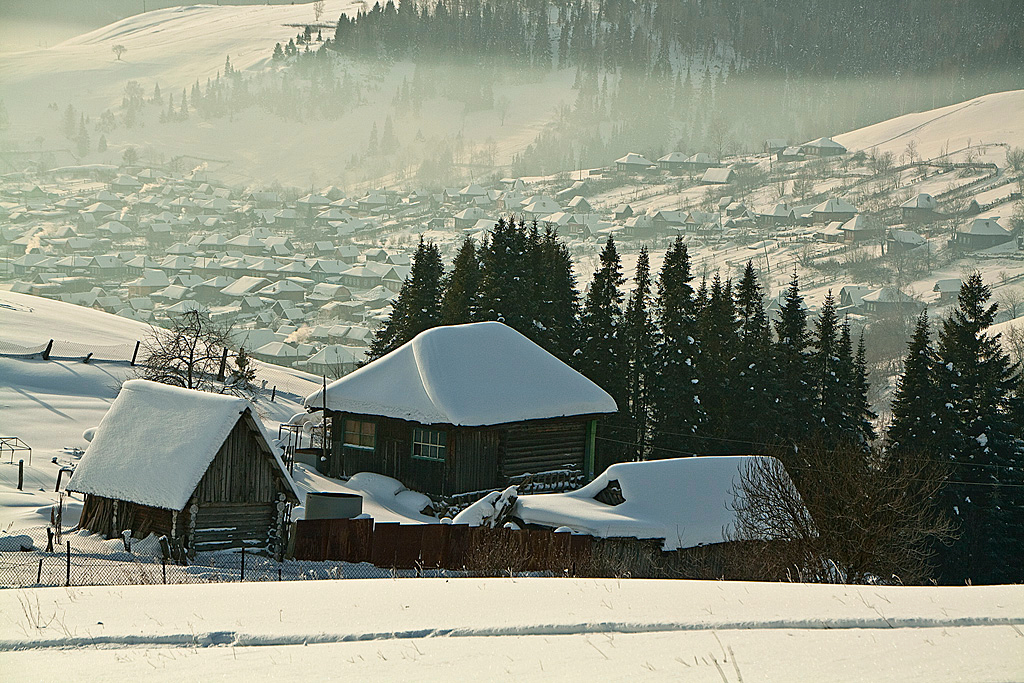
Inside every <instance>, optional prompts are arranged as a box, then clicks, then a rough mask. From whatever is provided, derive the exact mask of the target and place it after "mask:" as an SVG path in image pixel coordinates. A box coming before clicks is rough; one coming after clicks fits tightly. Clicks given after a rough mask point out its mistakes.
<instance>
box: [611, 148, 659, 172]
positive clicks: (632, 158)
mask: <svg viewBox="0 0 1024 683" xmlns="http://www.w3.org/2000/svg"><path fill="white" fill-rule="evenodd" d="M656 168H657V166H656V165H655V164H652V163H651V162H650V161H648V160H647V159H646V158H645V157H644V156H643V155H641V154H637V153H635V152H630V153H629V154H627V155H626V156H624V157H622V158H620V159H616V160H615V170H616V171H618V172H619V173H645V172H647V171H649V170H651V169H656Z"/></svg>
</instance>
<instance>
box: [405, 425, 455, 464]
mask: <svg viewBox="0 0 1024 683" xmlns="http://www.w3.org/2000/svg"><path fill="white" fill-rule="evenodd" d="M447 451H448V432H447V431H445V430H443V429H427V428H426V427H413V430H412V457H413V458H414V459H416V460H429V461H430V462H444V461H445V459H446V458H447Z"/></svg>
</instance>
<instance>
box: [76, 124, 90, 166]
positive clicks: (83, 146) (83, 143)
mask: <svg viewBox="0 0 1024 683" xmlns="http://www.w3.org/2000/svg"><path fill="white" fill-rule="evenodd" d="M75 146H76V147H77V151H78V156H80V157H84V156H85V155H86V154H88V153H89V131H87V130H86V129H85V116H84V115H83V116H82V118H81V120H80V121H79V122H78V135H76V136H75Z"/></svg>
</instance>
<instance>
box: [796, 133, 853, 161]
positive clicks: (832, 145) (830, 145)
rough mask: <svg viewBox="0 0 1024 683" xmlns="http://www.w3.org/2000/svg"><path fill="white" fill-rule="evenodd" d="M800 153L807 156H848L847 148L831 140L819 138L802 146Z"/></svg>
mask: <svg viewBox="0 0 1024 683" xmlns="http://www.w3.org/2000/svg"><path fill="white" fill-rule="evenodd" d="M800 152H801V153H802V154H806V155H807V156H817V157H830V156H836V155H839V154H846V148H845V147H843V146H842V145H840V144H839V143H838V142H836V141H835V140H833V139H831V138H818V139H817V140H811V141H810V142H805V143H804V144H802V145H800Z"/></svg>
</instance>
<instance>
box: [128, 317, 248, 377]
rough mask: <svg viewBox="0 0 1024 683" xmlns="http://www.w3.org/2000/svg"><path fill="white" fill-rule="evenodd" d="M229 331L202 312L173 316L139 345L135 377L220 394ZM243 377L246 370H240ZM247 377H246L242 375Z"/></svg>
mask: <svg viewBox="0 0 1024 683" xmlns="http://www.w3.org/2000/svg"><path fill="white" fill-rule="evenodd" d="M230 341H231V340H230V336H229V330H228V328H226V327H222V326H220V325H217V324H216V323H214V322H212V321H211V320H210V319H209V318H208V317H207V316H206V314H205V313H203V312H202V311H188V312H186V313H182V314H181V315H178V316H175V317H174V318H172V319H171V321H170V327H168V328H167V329H160V328H153V330H152V332H151V333H150V335H149V338H147V339H146V340H145V341H144V342H143V345H142V349H143V355H142V361H141V363H140V364H139V366H138V367H137V373H136V374H137V376H138V377H139V378H141V379H148V380H152V381H154V382H162V383H163V384H170V385H173V386H176V387H183V388H185V389H199V390H200V391H215V392H217V393H222V391H223V385H222V384H218V378H219V381H220V382H223V380H224V377H225V375H224V371H225V370H226V368H225V369H222V367H221V363H222V360H223V359H224V352H225V350H226V349H227V348H228V347H229V346H230ZM240 369H241V370H242V372H243V374H244V373H245V372H246V367H244V366H243V367H242V368H240ZM246 376H248V375H246Z"/></svg>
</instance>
